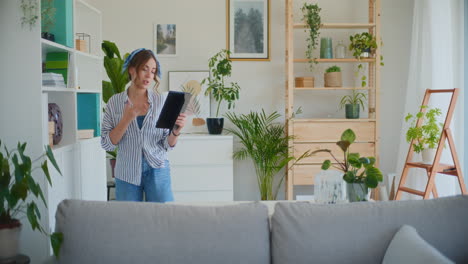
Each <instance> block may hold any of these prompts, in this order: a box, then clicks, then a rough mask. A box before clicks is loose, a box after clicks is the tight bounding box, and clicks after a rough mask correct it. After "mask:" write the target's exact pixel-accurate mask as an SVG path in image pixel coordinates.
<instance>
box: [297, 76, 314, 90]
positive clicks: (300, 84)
mask: <svg viewBox="0 0 468 264" xmlns="http://www.w3.org/2000/svg"><path fill="white" fill-rule="evenodd" d="M312 87H314V77H296V88H312Z"/></svg>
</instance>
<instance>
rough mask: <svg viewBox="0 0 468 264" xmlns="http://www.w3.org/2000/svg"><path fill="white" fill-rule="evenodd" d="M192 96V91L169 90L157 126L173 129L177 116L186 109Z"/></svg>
mask: <svg viewBox="0 0 468 264" xmlns="http://www.w3.org/2000/svg"><path fill="white" fill-rule="evenodd" d="M191 96H192V94H190V93H184V92H177V91H169V93H168V95H167V97H166V101H164V105H163V107H162V109H161V113H160V114H159V118H158V122H157V123H156V127H157V128H167V129H173V128H174V125H175V122H176V121H177V117H178V116H179V114H180V113H182V112H184V111H185V108H186V107H187V104H188V102H189V101H190V97H191Z"/></svg>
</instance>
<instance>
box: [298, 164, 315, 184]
mask: <svg viewBox="0 0 468 264" xmlns="http://www.w3.org/2000/svg"><path fill="white" fill-rule="evenodd" d="M321 170H322V169H321V165H295V166H294V168H293V175H294V176H293V177H294V178H293V184H294V185H313V184H314V177H315V174H317V173H319V172H320V171H321Z"/></svg>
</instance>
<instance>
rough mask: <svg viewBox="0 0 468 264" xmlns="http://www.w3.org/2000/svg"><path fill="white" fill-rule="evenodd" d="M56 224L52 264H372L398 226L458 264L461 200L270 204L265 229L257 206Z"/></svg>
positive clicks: (462, 252) (462, 238)
mask: <svg viewBox="0 0 468 264" xmlns="http://www.w3.org/2000/svg"><path fill="white" fill-rule="evenodd" d="M269 205H271V204H269ZM56 223H57V224H56V231H58V232H63V234H64V242H63V244H62V249H61V251H60V258H59V262H60V263H135V264H136V263H223V264H226V263H274V264H283V263H284V264H289V263H295V264H300V263H381V262H382V260H383V256H384V254H385V251H386V249H387V247H388V245H389V243H390V241H391V239H392V238H393V235H394V234H395V233H396V231H397V230H398V229H399V228H400V227H401V226H402V225H404V224H407V225H412V226H414V227H415V228H416V230H417V231H418V233H419V234H420V235H421V236H422V237H423V238H424V239H425V240H426V241H428V242H429V243H430V244H432V245H433V246H434V247H435V248H436V249H438V250H440V251H441V252H442V253H443V254H444V255H446V256H447V257H449V258H450V259H452V260H453V261H455V262H457V263H468V250H467V245H466V241H467V240H466V237H468V196H457V197H450V198H441V199H435V200H426V201H392V202H365V203H351V204H341V205H318V204H313V203H309V202H278V203H277V204H276V206H275V208H274V214H273V216H272V218H271V224H269V219H268V210H267V207H266V206H265V205H263V204H261V203H258V202H257V203H243V204H233V205H224V206H191V205H174V204H155V203H131V202H92V201H78V200H65V201H63V202H62V203H60V205H59V206H58V210H57V214H56ZM270 225H271V232H270ZM270 236H271V238H270ZM270 243H271V246H270ZM270 254H271V256H270Z"/></svg>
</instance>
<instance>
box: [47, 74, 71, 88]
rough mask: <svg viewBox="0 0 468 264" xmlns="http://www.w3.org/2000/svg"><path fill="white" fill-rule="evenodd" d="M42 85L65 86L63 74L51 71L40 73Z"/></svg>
mask: <svg viewBox="0 0 468 264" xmlns="http://www.w3.org/2000/svg"><path fill="white" fill-rule="evenodd" d="M42 86H50V87H56V88H66V85H65V82H64V80H63V75H62V74H58V73H52V72H44V73H42Z"/></svg>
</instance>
